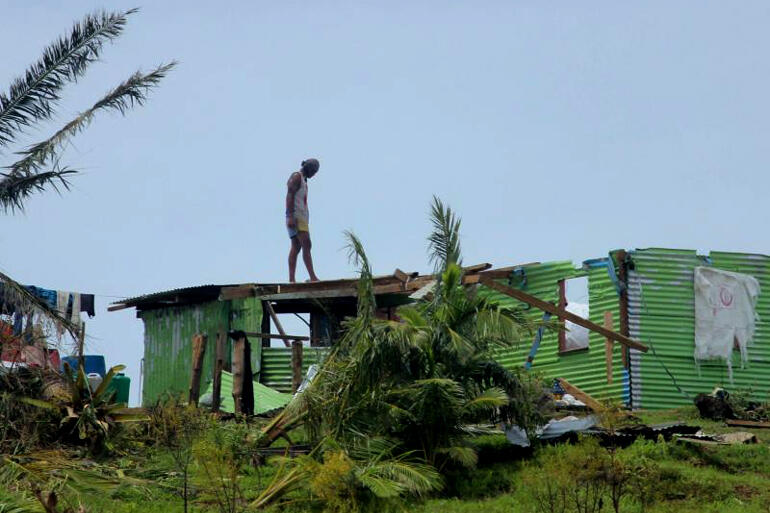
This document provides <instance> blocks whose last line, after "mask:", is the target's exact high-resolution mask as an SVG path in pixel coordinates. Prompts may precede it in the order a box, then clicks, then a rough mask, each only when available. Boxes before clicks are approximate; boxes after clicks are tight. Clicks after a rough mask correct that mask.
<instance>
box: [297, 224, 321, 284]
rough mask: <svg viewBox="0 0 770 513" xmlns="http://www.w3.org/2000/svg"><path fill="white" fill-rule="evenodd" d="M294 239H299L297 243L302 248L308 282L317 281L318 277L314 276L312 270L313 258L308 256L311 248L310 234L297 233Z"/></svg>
mask: <svg viewBox="0 0 770 513" xmlns="http://www.w3.org/2000/svg"><path fill="white" fill-rule="evenodd" d="M294 239H299V243H300V245H301V246H302V260H303V261H304V262H305V267H307V273H308V274H309V275H310V281H318V276H316V275H315V271H314V270H313V256H312V255H311V254H310V249H311V248H312V246H313V244H312V243H311V242H310V233H308V232H298V233H297V236H296V237H294ZM294 239H292V240H294ZM295 258H296V257H295ZM295 265H296V264H295Z"/></svg>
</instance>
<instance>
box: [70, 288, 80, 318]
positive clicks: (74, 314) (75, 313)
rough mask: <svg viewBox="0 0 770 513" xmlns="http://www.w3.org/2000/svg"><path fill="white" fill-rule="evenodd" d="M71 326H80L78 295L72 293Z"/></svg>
mask: <svg viewBox="0 0 770 513" xmlns="http://www.w3.org/2000/svg"><path fill="white" fill-rule="evenodd" d="M71 320H72V324H74V325H75V326H80V294H79V293H78V292H73V293H72V319H71Z"/></svg>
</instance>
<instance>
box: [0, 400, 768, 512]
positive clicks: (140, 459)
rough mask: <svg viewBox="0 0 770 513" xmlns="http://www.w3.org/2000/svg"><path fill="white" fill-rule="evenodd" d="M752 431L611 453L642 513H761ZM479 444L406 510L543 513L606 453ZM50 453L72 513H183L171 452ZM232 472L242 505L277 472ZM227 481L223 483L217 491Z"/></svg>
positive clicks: (764, 499)
mask: <svg viewBox="0 0 770 513" xmlns="http://www.w3.org/2000/svg"><path fill="white" fill-rule="evenodd" d="M639 417H640V418H641V419H642V420H643V421H644V422H646V423H660V422H670V421H672V420H684V421H686V422H688V423H690V424H698V425H700V426H701V427H702V429H703V430H704V431H706V432H716V433H722V432H729V431H735V429H732V428H729V427H726V426H725V425H724V424H722V423H717V422H711V421H705V420H702V419H699V418H697V412H696V411H695V410H694V408H692V409H691V408H685V409H680V410H670V411H665V412H642V413H640V414H639ZM209 429H212V428H209ZM229 429H230V428H227V429H226V431H227V430H229ZM238 429H241V430H243V429H245V428H243V427H241V428H238ZM250 429H257V427H256V426H252V427H251V428H250ZM752 432H754V433H755V434H756V435H757V436H758V438H759V440H760V441H761V442H760V443H759V444H756V445H732V446H701V445H692V444H685V443H682V442H663V441H659V442H651V441H637V442H636V443H634V444H633V445H631V446H630V447H628V448H626V449H622V450H619V451H618V452H617V453H616V454H617V457H618V458H619V459H620V460H623V461H628V462H633V464H634V465H636V464H640V465H641V466H640V467H639V468H640V469H642V470H641V471H643V472H650V474H649V475H650V478H649V479H647V480H642V481H640V483H641V484H638V485H635V486H636V487H637V488H639V487H649V490H646V491H645V492H644V494H647V495H646V498H645V501H647V502H648V504H647V505H646V507H645V509H644V511H646V512H648V513H658V512H660V513H663V512H675V513H688V512H693V513H696V512H697V513H717V512H731V513H732V512H736V511H741V512H747V513H752V512H757V513H759V512H763V513H768V512H770V445H768V441H767V439H770V430H765V431H763V430H753V431H752ZM226 434H227V433H226ZM302 437H303V434H302V433H301V432H295V433H292V439H293V440H294V441H295V443H301V440H302ZM476 446H477V450H478V453H479V465H478V467H477V468H476V469H475V470H473V471H471V472H467V471H462V470H459V469H457V470H450V471H448V472H446V485H447V486H446V489H445V491H444V492H443V493H442V496H441V497H433V498H428V499H424V500H421V501H417V502H413V503H411V504H408V505H407V506H406V510H408V511H414V512H417V513H464V512H478V511H482V512H484V513H496V512H501V513H502V512H506V513H511V512H522V513H529V512H533V513H535V512H539V511H543V510H538V506H539V502H538V497H539V495H538V489H539V488H538V487H539V486H541V485H542V484H543V483H545V482H547V481H549V480H551V481H553V480H554V479H555V480H557V481H558V480H565V479H566V481H565V482H567V483H568V484H569V483H570V481H569V480H570V479H572V478H573V476H574V475H577V474H576V471H575V468H576V467H574V465H573V466H572V467H571V466H570V465H572V464H573V463H574V462H575V461H581V460H582V461H588V460H589V459H590V458H592V457H593V456H591V454H596V453H591V451H592V450H593V451H595V450H603V449H600V448H597V447H593V446H591V443H590V442H585V443H581V444H578V445H576V446H565V445H562V446H557V447H542V448H538V449H535V450H534V451H528V452H522V451H521V450H519V449H515V448H513V447H512V446H510V445H509V444H508V443H507V442H506V440H505V438H504V436H502V435H492V436H484V437H479V438H478V439H477V440H476ZM592 447H593V449H592ZM50 454H57V456H55V459H57V461H58V460H61V462H62V463H61V467H62V469H64V470H66V472H65V471H64V470H62V471H59V472H54V473H51V474H50V476H49V477H48V478H47V479H48V481H46V482H45V483H44V484H43V488H44V489H46V487H49V488H54V489H57V490H59V491H60V492H59V493H60V497H61V500H62V501H63V503H64V504H65V505H69V506H71V507H73V508H74V509H75V510H77V506H78V505H79V504H80V503H82V504H83V505H85V508H86V509H85V510H86V511H87V512H88V513H99V512H105V513H107V512H111V513H134V512H136V513H138V512H142V513H156V512H157V513H161V512H164V513H165V512H172V511H182V500H181V495H180V493H179V490H180V489H181V485H182V474H181V473H180V471H179V468H178V467H177V465H176V464H175V461H174V458H173V457H172V453H171V452H170V451H169V450H168V449H166V448H163V447H157V446H152V445H150V444H147V443H146V442H138V441H131V437H130V436H126V437H125V438H124V443H123V444H122V445H121V448H120V449H118V452H117V454H114V455H113V456H111V457H109V458H104V459H101V460H94V459H91V458H86V457H84V456H83V453H82V451H75V450H70V451H68V452H66V453H62V452H59V453H50ZM31 456H34V455H26V456H23V457H19V458H16V460H15V461H18V462H19V463H21V464H29V462H30V461H32V459H31ZM50 458H54V456H50ZM227 461H229V460H227ZM244 461H245V460H244ZM570 462H573V463H570ZM49 463H50V465H51V466H52V467H55V466H56V462H55V461H54V462H49ZM225 467H226V465H225ZM239 468H241V471H240V472H239V473H238V475H237V478H236V479H237V483H238V486H239V488H240V490H242V495H243V498H244V499H245V501H246V502H248V501H249V500H250V499H253V498H254V497H255V496H256V495H257V494H258V493H259V491H260V490H261V489H263V488H264V487H265V486H266V484H267V483H268V482H269V480H270V478H271V477H272V476H273V475H274V473H275V472H276V466H275V465H273V464H271V463H270V462H268V464H266V465H262V466H259V467H254V466H252V465H251V464H250V463H248V464H243V465H242V466H241V465H239ZM0 470H2V467H0ZM225 470H226V469H225ZM78 472H82V475H81V474H78ZM549 472H551V474H549ZM78 475H81V477H83V476H85V477H83V478H82V482H77V480H76V479H75V478H74V477H73V476H78ZM93 475H99V476H102V477H103V478H104V479H105V481H104V482H89V477H88V476H92V477H93ZM645 475H646V474H645ZM40 479H42V478H40ZM226 482H227V479H226V478H225V479H223V480H222V482H221V483H220V484H222V483H225V484H226ZM18 483H21V481H18ZM18 483H17V482H16V481H7V482H6V486H5V489H3V487H2V486H0V492H1V493H0V511H4V509H3V508H4V507H5V506H4V504H3V503H8V504H11V503H12V502H13V501H18V502H19V503H23V504H29V499H30V494H29V490H28V489H27V490H26V491H25V489H24V488H23V487H22V486H21V485H20V484H18ZM38 484H40V483H39V482H38ZM212 485H213V486H212ZM190 486H191V489H192V493H191V500H190V511H191V512H201V513H203V512H215V511H223V509H222V508H221V507H220V506H221V503H220V502H218V501H217V500H216V493H215V492H216V486H217V483H212V482H211V475H210V474H209V475H206V474H205V473H204V472H203V471H202V469H201V467H200V465H197V464H193V466H192V467H191V477H190ZM634 491H635V492H639V491H640V490H634ZM644 494H642V495H644ZM293 497H294V498H295V499H296V500H297V501H296V502H295V503H294V504H293V505H291V506H290V507H288V508H283V509H280V508H275V509H274V511H298V512H299V511H321V510H320V509H318V508H316V509H315V510H311V509H309V506H308V503H307V502H306V501H304V500H303V499H305V498H306V495H305V494H304V493H301V492H297V493H295V494H294V496H293ZM9 510H10V509H9ZM399 510H400V511H403V509H402V508H396V509H394V511H399ZM620 510H621V511H624V512H634V513H635V512H638V511H642V510H643V509H642V504H641V503H640V499H639V497H635V496H633V493H631V494H630V495H628V496H626V497H625V498H624V499H623V500H622V501H621V509H620ZM20 511H23V510H20ZM28 511H34V509H29V510H28ZM236 511H247V510H245V509H237V510H236ZM546 511H547V510H546ZM567 511H572V510H569V509H568V510H567ZM601 511H607V512H609V511H612V508H611V507H610V505H609V501H608V500H605V501H604V508H603V509H602V510H601Z"/></svg>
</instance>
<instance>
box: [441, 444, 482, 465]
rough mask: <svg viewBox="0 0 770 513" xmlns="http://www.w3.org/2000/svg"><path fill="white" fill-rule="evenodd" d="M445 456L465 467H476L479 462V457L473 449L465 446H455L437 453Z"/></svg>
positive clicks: (444, 448) (443, 448)
mask: <svg viewBox="0 0 770 513" xmlns="http://www.w3.org/2000/svg"><path fill="white" fill-rule="evenodd" d="M436 452H437V453H438V454H443V455H445V456H446V457H447V458H449V459H450V460H452V461H455V462H457V463H459V464H460V465H462V466H463V467H468V468H471V467H475V466H476V463H478V461H479V456H478V454H477V453H476V451H475V450H474V449H473V448H472V447H468V446H465V445H454V446H452V447H442V448H440V449H438V450H437V451H436Z"/></svg>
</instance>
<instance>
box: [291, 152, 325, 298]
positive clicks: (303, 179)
mask: <svg viewBox="0 0 770 513" xmlns="http://www.w3.org/2000/svg"><path fill="white" fill-rule="evenodd" d="M319 167H320V164H319V163H318V160H316V159H307V160H303V161H302V167H301V168H300V170H299V171H295V172H294V173H292V174H291V176H290V177H289V182H288V183H287V184H286V185H287V188H288V191H287V192H286V229H287V230H288V231H289V239H291V248H290V249H289V281H290V282H291V283H294V282H295V281H296V280H295V276H294V274H295V271H296V269H297V255H299V251H300V249H301V250H302V260H304V261H305V267H307V272H308V274H309V275H310V281H318V276H316V275H315V271H313V257H312V256H311V255H310V247H311V243H310V226H309V222H310V212H309V211H308V208H307V181H308V179H310V178H313V176H315V174H316V173H317V172H318V168H319Z"/></svg>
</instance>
